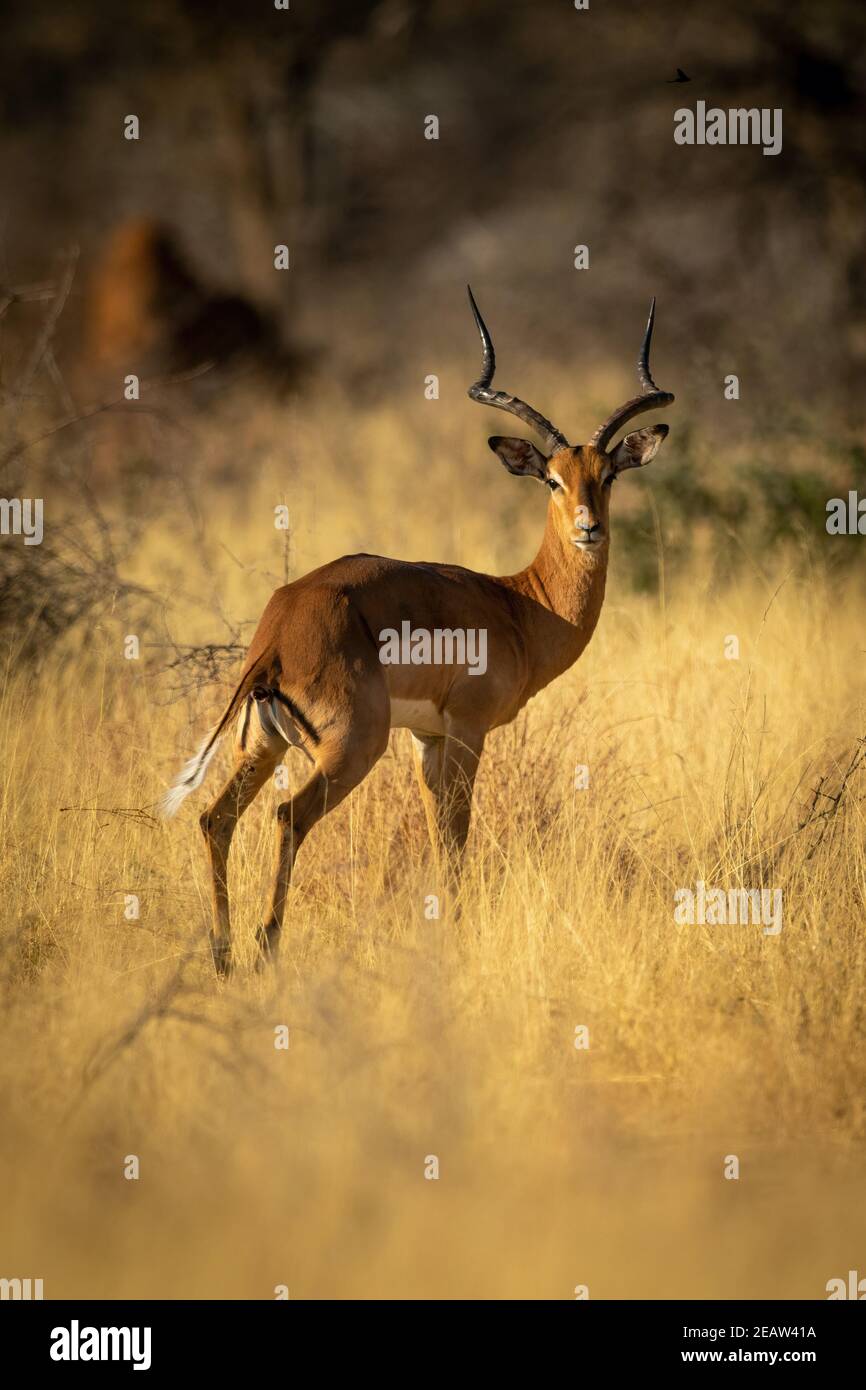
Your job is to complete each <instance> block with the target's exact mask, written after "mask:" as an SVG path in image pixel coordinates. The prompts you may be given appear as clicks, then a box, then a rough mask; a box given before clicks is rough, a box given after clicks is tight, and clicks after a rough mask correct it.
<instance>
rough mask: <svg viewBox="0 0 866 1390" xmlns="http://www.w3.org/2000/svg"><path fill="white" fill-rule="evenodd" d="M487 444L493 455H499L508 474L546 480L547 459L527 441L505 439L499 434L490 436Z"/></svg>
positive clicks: (540, 480) (541, 480)
mask: <svg viewBox="0 0 866 1390" xmlns="http://www.w3.org/2000/svg"><path fill="white" fill-rule="evenodd" d="M487 443H488V444H489V445H490V447H491V449H492V450H493V452H494V454H498V455H499V461H500V463H504V464H505V467H506V468H507V469H508V471H509V473H519V474H524V475H528V476H529V477H530V478H538V480H539V482H542V483H543V482H545V480H546V478H547V459H546V458H545V457H544V454H542V453H541V451H540V450H539V449H536V447H535V445H534V444H530V442H529V440H528V439H506V438H505V437H504V436H503V435H501V434H492V435H491V436H490V438H489V439H488V441H487Z"/></svg>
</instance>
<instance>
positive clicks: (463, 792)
mask: <svg viewBox="0 0 866 1390" xmlns="http://www.w3.org/2000/svg"><path fill="white" fill-rule="evenodd" d="M412 742H413V748H414V752H415V770H416V772H417V774H418V785H419V787H420V789H421V799H422V801H423V803H424V810H425V814H426V816H427V826H428V829H429V831H430V838H431V841H432V843H433V847H434V850H435V852H436V853H437V856H440V855H441V856H442V857H443V858H444V862H445V867H446V869H447V871H448V873H449V875H450V876H451V877H452V878H457V877H458V876H459V873H460V867H461V861H462V858H463V851H464V848H465V846H466V840H467V837H468V835H469V825H470V822H471V818H472V793H473V789H474V786H475V776H476V773H477V771H478V763H479V760H480V758H481V753H482V750H483V747H484V735H483V734H479V733H477V732H475V731H474V730H473V731H469V730H462V731H460V732H458V731H457V730H456V729H453V730H449V732H448V733H447V734H445V735H441V736H438V737H433V736H431V735H426V734H415V733H413V735H412Z"/></svg>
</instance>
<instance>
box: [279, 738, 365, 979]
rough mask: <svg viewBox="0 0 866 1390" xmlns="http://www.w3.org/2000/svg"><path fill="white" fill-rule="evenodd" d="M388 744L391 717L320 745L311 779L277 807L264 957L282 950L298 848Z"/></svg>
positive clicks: (359, 781)
mask: <svg viewBox="0 0 866 1390" xmlns="http://www.w3.org/2000/svg"><path fill="white" fill-rule="evenodd" d="M353 740H354V741H353ZM387 746H388V723H387V718H386V719H385V720H384V721H383V723H382V725H381V727H378V728H377V729H376V730H375V731H374V732H371V733H370V734H369V735H368V736H367V738H366V739H365V740H364V741H363V742H360V741H358V740H357V738H356V736H354V735H350V736H349V737H348V738H347V739H345V740H340V741H339V742H334V743H332V744H331V745H330V747H328V748H323V749H320V750H319V751H318V754H317V757H316V763H317V768H316V771H315V772H314V773H313V775H312V777H311V778H310V780H309V781H308V782H306V783H305V784H304V786H303V787H301V788H300V790H299V791H297V792H296V793H295V794H294V796H292V797H291V798H290V799H289V800H288V801H283V802H281V804H280V805H279V806H278V807H277V851H276V865H275V868H274V882H273V888H272V890H271V897H270V902H269V905H268V910H267V913H266V915H265V920H264V922H263V923H262V925H261V927H260V928H259V930H258V933H257V936H256V940H257V941H258V944H259V949H260V951H261V953H262V957H263V959H265V960H269V959H273V958H274V957H275V956H276V953H277V947H278V945H279V940H280V932H281V931H282V926H283V917H284V914H285V910H286V898H287V896H288V892H289V887H290V885H291V881H292V870H293V869H294V866H295V860H296V859H297V856H298V850H299V849H300V848H301V845H302V844H303V842H304V840H305V839H306V838H307V836H308V835H309V833H310V831H311V830H312V828H313V826H314V825H315V824H316V822H317V821H320V820H321V819H322V817H323V816H325V815H327V813H328V812H329V811H333V810H334V807H335V806H339V804H340V802H341V801H344V800H345V798H346V797H347V796H348V795H349V792H351V791H352V790H353V789H354V788H355V787H357V786H358V785H359V783H361V782H363V780H364V778H365V777H366V776H367V773H368V772H369V771H370V769H371V768H372V766H373V764H374V763H376V762H378V760H379V758H380V757H381V756H382V754H383V753H384V751H385V749H386V747H387Z"/></svg>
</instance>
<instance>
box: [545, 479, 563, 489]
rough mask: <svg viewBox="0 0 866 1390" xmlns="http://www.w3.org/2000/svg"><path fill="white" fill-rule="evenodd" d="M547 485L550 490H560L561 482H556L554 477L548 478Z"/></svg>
mask: <svg viewBox="0 0 866 1390" xmlns="http://www.w3.org/2000/svg"><path fill="white" fill-rule="evenodd" d="M547 486H548V487H549V488H550V491H551V492H562V483H558V482H557V481H556V479H555V478H548V479H547Z"/></svg>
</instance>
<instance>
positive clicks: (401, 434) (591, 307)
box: [0, 0, 866, 612]
mask: <svg viewBox="0 0 866 1390" xmlns="http://www.w3.org/2000/svg"><path fill="white" fill-rule="evenodd" d="M864 31H866V14H864V11H863V8H862V6H860V5H858V4H856V3H853V0H829V2H828V3H824V4H822V5H820V6H816V5H813V4H809V3H806V0H794V2H793V3H792V2H791V0H759V3H751V0H733V3H730V4H728V5H726V6H725V9H724V12H723V13H720V12H719V10H718V7H717V6H715V5H690V6H688V7H683V6H682V5H680V4H678V3H666V0H660V3H655V4H653V5H651V6H649V5H646V4H640V3H634V2H632V0H620V3H618V4H616V5H615V6H611V5H600V4H599V5H595V6H591V7H590V9H589V10H583V11H579V10H576V9H575V8H574V6H573V5H571V4H570V3H567V2H566V0H540V3H534V4H533V5H531V6H529V5H523V4H504V5H503V4H502V3H500V0H473V3H472V4H471V5H466V4H465V3H462V0H424V3H416V2H415V0H379V2H378V3H366V0H357V3H353V4H351V5H324V6H323V5H314V4H312V3H305V0H294V3H293V4H292V6H291V8H290V10H287V11H285V10H277V9H275V8H273V7H271V6H269V5H267V6H262V7H261V9H260V10H259V11H258V12H256V11H252V12H244V13H243V15H241V14H239V12H238V10H237V7H236V6H234V5H231V4H223V3H203V2H202V3H192V2H190V3H181V0H149V3H148V4H146V5H144V6H139V7H136V8H135V9H134V10H133V11H131V12H129V13H125V14H123V16H122V17H119V16H118V13H117V10H116V7H115V6H113V5H110V4H108V3H100V2H99V0H78V3H76V4H75V5H74V6H72V7H70V8H65V9H63V10H62V11H57V10H56V8H54V7H51V8H49V7H47V6H45V5H44V4H39V3H37V4H35V5H33V4H26V5H24V4H12V5H11V6H10V7H7V16H6V20H5V30H4V32H5V41H4V44H3V49H2V54H0V105H2V111H3V118H4V119H3V134H2V139H0V162H2V167H3V171H4V179H3V183H4V190H5V192H4V200H3V208H2V221H0V372H2V377H0V384H2V397H0V414H2V428H3V438H4V447H3V450H2V452H0V486H2V488H3V490H4V494H5V495H7V496H10V495H30V494H32V493H33V492H34V489H35V488H36V483H35V481H34V479H35V478H38V479H40V482H39V487H40V488H42V490H43V491H46V490H48V491H50V492H51V494H52V496H53V498H54V501H55V514H56V508H57V507H58V506H61V505H65V504H66V502H67V501H68V500H70V499H71V501H72V503H73V505H79V504H80V503H81V500H82V490H83V489H91V490H92V492H91V497H90V501H89V503H88V508H87V510H88V516H89V519H90V520H92V518H93V515H94V509H95V508H96V507H99V506H101V507H106V506H109V505H110V502H111V499H112V498H113V497H115V496H117V495H122V497H123V499H124V506H125V515H126V525H127V530H128V532H129V533H130V534H131V531H130V528H132V529H133V530H134V525H133V521H132V519H131V514H130V502H132V503H134V508H133V511H134V516H135V519H136V521H137V522H141V521H143V520H144V519H145V518H146V517H148V516H151V517H154V518H158V517H160V516H162V517H163V518H164V515H165V512H166V510H168V511H169V512H170V513H171V515H172V516H173V517H175V518H176V517H177V515H178V508H179V507H182V508H183V509H184V510H185V511H186V512H189V510H190V506H191V502H190V498H191V496H193V495H198V496H199V497H204V498H206V510H209V511H211V512H212V511H213V508H214V506H215V503H216V498H217V491H216V489H217V488H218V487H224V488H226V489H228V494H229V497H230V499H231V501H232V505H233V504H234V499H235V498H236V497H242V498H244V499H248V498H249V495H250V488H251V486H254V485H255V484H256V483H258V482H262V483H263V484H264V486H265V488H266V491H267V492H268V496H269V498H270V499H272V501H277V500H281V499H282V500H286V497H285V496H284V490H285V488H286V487H288V489H289V493H288V495H289V496H290V498H291V500H293V501H295V502H298V500H299V499H301V498H303V499H304V501H303V503H302V505H301V507H300V511H299V509H298V507H297V506H296V507H295V509H294V519H293V527H294V530H295V535H294V541H293V545H294V549H293V556H292V559H291V561H287V562H286V564H283V565H282V568H283V570H284V571H285V572H286V573H294V572H296V570H295V565H296V564H297V565H300V566H301V567H309V565H310V564H312V563H315V562H316V561H318V560H320V559H324V558H328V557H329V556H330V555H331V554H333V546H335V545H336V546H342V547H343V548H361V549H368V550H385V551H387V552H390V553H395V554H400V555H403V556H405V557H406V558H441V559H448V560H455V561H459V562H462V563H467V564H474V565H477V566H479V567H481V566H484V565H486V566H490V567H500V568H501V567H505V568H509V567H514V566H515V565H516V564H517V563H521V564H522V563H525V561H526V560H527V559H528V558H529V554H527V553H526V550H527V547H530V546H532V545H534V539H532V538H533V537H534V536H535V535H536V534H537V525H538V516H539V514H540V513H539V510H538V507H539V504H538V503H537V502H533V501H528V500H527V498H528V490H527V489H525V488H524V489H523V490H522V491H520V490H518V489H515V487H514V485H513V483H512V482H511V481H510V480H508V481H506V479H505V478H504V476H503V477H494V473H495V472H496V470H495V469H494V464H493V460H492V458H491V457H490V456H489V455H488V454H487V451H486V448H485V446H484V438H485V436H486V435H487V434H488V433H489V432H490V430H491V427H492V428H494V429H497V430H499V429H501V428H502V422H501V417H497V416H495V415H493V414H492V413H490V412H481V411H480V410H478V409H477V407H475V406H472V405H470V404H469V403H468V402H467V400H466V396H465V391H466V388H467V386H468V385H469V384H470V382H471V381H472V380H473V379H474V377H475V375H476V373H477V368H478V361H479V355H478V343H477V336H476V333H475V330H474V327H473V325H472V323H471V320H470V317H469V312H468V309H467V306H466V301H465V290H464V285H465V283H466V282H467V281H471V282H472V284H473V286H474V287H475V290H476V293H477V295H478V298H479V301H480V303H481V306H482V309H483V311H484V313H485V315H486V317H487V319H488V322H489V323H490V325H491V327H492V330H493V333H494V338H495V342H496V346H497V352H498V358H499V375H498V377H497V385H499V386H500V387H504V388H505V389H507V390H511V391H513V392H517V393H518V394H520V395H523V396H524V397H525V398H527V399H529V400H530V401H531V403H532V404H534V405H535V406H536V407H537V408H538V409H540V410H541V411H542V412H544V413H546V414H548V415H549V416H551V418H553V419H554V420H555V422H556V423H557V424H558V425H559V427H560V428H561V429H563V430H564V431H565V432H566V433H568V435H569V437H570V438H571V439H573V440H574V441H576V442H579V441H580V440H582V439H585V438H587V437H588V435H589V433H590V432H591V431H592V429H594V428H595V426H596V425H597V423H598V422H599V421H600V419H602V418H603V417H604V416H605V415H607V413H608V412H609V411H610V410H612V409H613V408H614V406H615V405H616V404H617V403H618V402H619V400H621V399H624V398H626V397H627V396H630V395H631V394H632V393H633V389H634V379H633V366H632V364H633V361H634V357H635V352H636V348H637V345H638V342H639V337H640V333H641V329H642V325H643V322H644V317H645V313H646V307H647V303H648V301H649V298H650V295H651V294H656V295H657V296H658V300H659V313H658V327H657V333H656V343H655V350H654V369H655V371H656V376H657V378H658V380H659V381H660V382H661V384H662V385H663V386H665V387H666V388H668V389H670V390H673V391H675V393H676V396H677V404H676V406H675V408H674V412H673V413H672V414H671V415H670V417H669V419H670V424H671V426H672V429H673V434H672V437H671V443H670V445H669V446H668V447H667V449H666V452H665V455H664V456H663V460H662V461H660V463H659V464H658V466H657V468H656V470H655V472H654V478H653V481H652V484H651V487H652V514H650V511H649V509H648V508H647V505H646V501H645V500H643V501H641V500H640V499H641V497H642V493H641V489H640V488H637V489H636V488H634V487H631V488H628V489H623V493H624V494H628V495H627V496H623V498H622V500H621V501H620V503H619V524H620V533H621V534H622V536H623V538H624V539H625V541H626V545H625V547H624V558H623V561H622V564H623V567H624V568H623V570H622V573H623V575H625V576H627V578H628V580H629V582H630V583H633V584H636V585H637V586H638V587H647V586H649V585H652V584H653V583H654V582H655V574H656V550H657V542H658V536H659V527H660V526H661V528H662V531H663V533H664V534H665V536H666V537H667V538H668V540H669V541H670V543H671V545H670V549H671V558H670V563H672V564H676V563H679V562H686V561H690V560H691V558H692V552H693V549H694V547H695V546H696V545H697V546H699V548H700V553H701V556H702V563H703V564H704V565H705V566H707V567H708V568H709V572H710V573H712V574H718V575H719V576H720V577H721V578H723V579H724V578H725V577H726V575H728V574H729V573H730V570H731V567H732V566H735V565H737V564H740V563H741V560H742V553H743V552H744V551H748V550H751V551H753V552H754V551H755V550H756V549H760V551H761V553H762V554H767V552H768V550H770V549H773V548H775V547H777V546H778V545H782V546H786V547H788V546H790V545H791V544H792V543H793V544H794V545H801V544H802V543H803V541H804V538H807V539H808V544H809V546H810V547H817V548H818V550H819V551H822V553H823V554H824V556H825V558H826V562H827V563H828V564H830V565H831V566H840V565H841V566H844V565H847V564H848V563H850V562H851V560H852V559H853V558H854V556H855V546H854V545H852V544H851V543H848V544H846V543H844V542H841V543H839V542H835V541H834V543H833V544H832V545H830V546H828V545H827V537H826V534H825V529H824V528H825V519H826V518H825V510H824V509H825V504H826V500H827V498H828V497H830V496H835V495H844V491H845V489H847V488H848V487H857V486H858V485H859V486H862V485H863V484H864V482H866V452H864V445H863V438H862V416H861V413H860V411H859V405H860V399H859V398H860V382H861V379H862V375H863V370H864V364H866V268H864V255H863V246H864V236H863V231H864V200H866V184H864V167H866V146H864V143H863V140H862V131H863V128H864V115H866V56H864V55H866V44H864V37H866V32H864ZM678 68H680V69H683V70H684V71H685V73H686V74H688V76H689V77H690V79H691V80H690V81H689V82H688V83H675V82H673V81H672V79H673V78H674V76H675V72H676V70H677V69H678ZM698 100H703V101H705V102H706V103H707V105H708V106H714V105H718V106H721V107H722V108H724V109H727V108H728V107H730V106H738V107H752V106H756V107H769V108H777V107H778V108H781V109H782V111H783V148H782V152H781V153H780V154H778V155H776V156H765V155H763V153H762V152H761V150H760V149H759V148H757V147H754V146H750V147H741V146H731V147H724V146H718V147H713V148H710V147H706V146H704V147H700V146H693V147H688V146H680V145H676V144H675V143H674V140H673V127H674V111H675V110H676V109H677V108H678V107H680V106H681V105H684V104H685V105H689V106H691V107H694V105H695V103H696V102H697V101H698ZM130 115H135V116H136V117H137V118H138V122H139V138H138V139H137V140H128V139H126V138H124V130H125V122H126V118H127V117H128V116H130ZM430 116H435V117H436V118H437V119H438V123H439V125H438V139H436V140H433V139H427V138H425V129H429V122H428V120H427V118H428V117H430ZM277 245H285V246H287V247H288V249H289V257H290V268H289V269H288V270H283V271H281V270H277V269H275V267H274V247H275V246H277ZM578 245H586V246H587V247H588V248H589V268H588V269H585V270H577V269H575V268H574V248H575V247H576V246H578ZM128 373H136V374H140V375H141V376H142V378H143V382H144V384H143V386H142V399H141V401H140V402H139V403H138V404H132V403H128V402H124V401H122V399H121V397H122V392H123V382H124V378H125V376H126V375H127V374H128ZM730 374H735V375H736V376H737V377H738V379H739V391H740V396H739V400H736V401H732V400H726V399H725V395H724V382H725V378H726V377H727V376H728V375H730ZM431 375H435V376H436V377H437V378H438V392H439V395H438V399H436V400H430V399H428V398H427V396H426V395H425V382H426V381H427V378H428V377H430V376H431ZM428 394H429V393H428ZM82 416H83V417H84V419H83V420H82V419H81V417H82ZM43 437H47V440H48V442H47V444H45V445H43V444H42V443H41V442H40V441H42V439H43ZM325 460H327V462H326V463H325V462H324V461H325ZM424 479H426V480H427V482H428V483H429V487H430V491H429V494H426V493H419V497H418V500H419V503H420V502H422V501H426V504H427V507H428V509H432V510H434V511H435V513H436V522H437V523H438V524H437V525H434V524H432V523H431V524H429V525H427V526H426V527H425V529H426V533H427V535H428V536H429V538H430V542H431V544H432V543H434V542H435V543H436V544H437V545H438V546H439V550H438V552H437V553H435V554H434V552H433V551H432V550H431V551H428V552H422V554H418V553H417V552H416V551H415V550H414V549H413V547H412V545H411V544H410V542H409V540H408V538H407V536H406V533H405V527H404V526H403V525H402V524H401V517H400V509H402V508H405V505H406V495H407V491H409V490H413V489H414V488H415V486H416V484H420V483H421V482H422V480H424ZM277 482H279V485H280V489H282V490H281V491H280V493H279V497H277V496H276V494H275V484H276V483H277ZM323 484H326V487H327V493H325V494H323V493H322V491H321V489H322V486H323ZM359 486H363V487H364V488H367V489H373V490H374V491H375V490H378V492H379V493H380V494H381V495H380V498H379V500H380V502H381V505H380V507H379V509H378V516H379V517H380V522H379V523H378V524H377V525H375V526H374V527H373V528H372V529H371V527H370V526H369V525H365V526H364V527H359V526H356V527H352V526H351V525H350V526H348V527H347V528H341V527H339V526H336V525H335V526H334V527H333V528H331V530H330V531H329V530H328V528H327V526H326V525H323V524H322V523H323V518H322V516H321V514H319V513H318V511H317V508H318V506H319V504H320V503H321V504H322V505H328V503H329V499H330V501H332V502H333V501H334V500H335V499H336V500H337V502H339V499H340V497H341V496H343V495H344V494H345V496H344V500H345V502H346V505H347V506H348V505H349V502H350V499H351V497H352V496H353V495H354V493H355V492H356V491H357V489H358V487H359ZM478 487H482V488H484V489H485V491H484V493H483V496H484V505H485V508H486V511H487V518H488V521H490V520H492V521H493V522H494V525H493V526H490V525H488V526H487V528H486V531H485V536H484V538H483V540H482V539H481V538H479V537H474V538H473V537H471V535H470V534H469V532H467V527H469V529H470V531H471V516H470V515H468V514H469V513H471V512H473V511H474V510H475V509H477V507H478V505H479V494H478V491H477V488H478ZM398 500H399V508H398V505H397V504H398ZM272 501H269V504H268V505H269V507H270V506H271V505H272ZM337 509H338V508H336V509H335V510H337ZM194 520H195V519H194ZM195 524H196V525H197V526H198V527H199V531H201V518H200V517H199V519H198V521H196V522H195ZM305 528H306V533H307V539H306V542H305V540H304V531H305ZM316 537H318V538H319V539H320V540H321V542H322V544H321V547H319V546H318V545H317V544H315V538H316ZM491 538H492V539H491ZM470 539H473V540H474V541H476V542H479V541H480V543H481V546H482V550H481V553H479V550H478V546H477V543H476V547H475V549H474V550H473V549H471V548H469V545H468V543H467V542H468V541H469V540H470ZM50 547H51V542H50V540H49V543H48V547H47V548H46V549H44V550H43V551H42V553H41V554H40V557H39V563H38V564H36V565H34V564H33V563H31V562H32V556H28V557H27V560H28V578H26V579H23V580H22V578H21V573H20V566H21V554H20V550H19V552H18V553H17V554H12V553H11V552H10V551H9V548H8V547H7V548H6V550H5V552H4V555H3V557H2V575H0V585H2V588H0V597H2V596H5V597H7V598H8V596H9V592H10V589H11V588H18V589H19V590H21V593H20V594H19V602H23V601H24V600H23V590H24V589H27V588H28V586H32V584H33V583H34V582H35V576H34V571H36V570H40V569H45V568H46V567H48V565H49V563H50V559H49V552H50ZM516 551H517V552H520V553H519V554H516V553H515V552H516ZM810 553H811V552H810ZM287 565H288V568H287V567H286V566H287ZM34 604H35V609H36V610H39V611H40V612H41V611H43V610H44V607H45V602H44V595H43V596H37V597H36V598H35V599H34ZM9 611H12V610H9V609H8V608H7V612H9Z"/></svg>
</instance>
